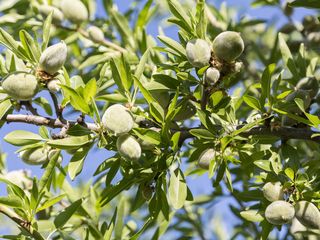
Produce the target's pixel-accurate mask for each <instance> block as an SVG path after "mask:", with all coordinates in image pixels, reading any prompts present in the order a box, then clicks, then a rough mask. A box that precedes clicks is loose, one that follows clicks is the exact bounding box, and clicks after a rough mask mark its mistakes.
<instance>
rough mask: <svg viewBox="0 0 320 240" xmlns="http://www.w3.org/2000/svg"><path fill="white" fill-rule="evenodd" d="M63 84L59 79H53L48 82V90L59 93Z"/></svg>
mask: <svg viewBox="0 0 320 240" xmlns="http://www.w3.org/2000/svg"><path fill="white" fill-rule="evenodd" d="M60 84H61V82H60V81H59V80H58V79H53V80H51V81H49V82H48V84H47V88H48V90H49V91H50V92H52V93H56V92H59V91H60V89H61V87H60Z"/></svg>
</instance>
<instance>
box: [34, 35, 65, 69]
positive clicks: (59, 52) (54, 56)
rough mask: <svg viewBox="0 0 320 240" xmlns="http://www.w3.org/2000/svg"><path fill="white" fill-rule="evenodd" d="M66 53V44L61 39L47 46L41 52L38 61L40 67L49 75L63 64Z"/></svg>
mask: <svg viewBox="0 0 320 240" xmlns="http://www.w3.org/2000/svg"><path fill="white" fill-rule="evenodd" d="M67 53H68V49H67V45H66V44H65V43H64V42H63V41H62V42H60V43H57V44H54V45H52V46H50V47H48V48H47V49H46V50H44V51H43V53H42V54H41V57H40V61H39V64H40V65H39V67H40V69H41V70H42V71H45V72H46V73H49V74H51V75H53V74H55V73H56V72H58V71H59V70H60V69H61V68H62V66H63V65H64V63H65V61H66V59H67Z"/></svg>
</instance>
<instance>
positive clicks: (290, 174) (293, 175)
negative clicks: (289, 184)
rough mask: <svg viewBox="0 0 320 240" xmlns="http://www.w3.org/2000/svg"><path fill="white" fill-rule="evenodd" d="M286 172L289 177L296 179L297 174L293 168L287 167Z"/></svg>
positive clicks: (292, 179)
mask: <svg viewBox="0 0 320 240" xmlns="http://www.w3.org/2000/svg"><path fill="white" fill-rule="evenodd" d="M284 173H285V174H286V175H287V177H288V178H289V179H290V180H291V181H294V178H295V174H294V171H293V169H292V168H286V169H285V170H284Z"/></svg>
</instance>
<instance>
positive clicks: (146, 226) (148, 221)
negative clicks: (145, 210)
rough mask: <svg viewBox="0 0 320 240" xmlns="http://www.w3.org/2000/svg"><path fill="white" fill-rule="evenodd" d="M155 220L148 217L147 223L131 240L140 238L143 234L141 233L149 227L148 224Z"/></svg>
mask: <svg viewBox="0 0 320 240" xmlns="http://www.w3.org/2000/svg"><path fill="white" fill-rule="evenodd" d="M152 222H153V218H152V217H149V218H148V219H147V221H145V223H144V224H143V226H142V228H141V229H140V230H139V231H138V232H136V233H135V234H134V235H133V236H132V237H131V238H130V240H137V239H139V237H140V236H141V234H142V233H143V232H144V231H145V230H146V229H147V228H148V226H149V225H150V224H151V223H152Z"/></svg>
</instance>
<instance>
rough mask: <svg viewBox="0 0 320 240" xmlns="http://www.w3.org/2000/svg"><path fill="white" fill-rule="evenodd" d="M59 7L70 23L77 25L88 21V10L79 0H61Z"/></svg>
mask: <svg viewBox="0 0 320 240" xmlns="http://www.w3.org/2000/svg"><path fill="white" fill-rule="evenodd" d="M60 6H61V10H62V12H63V14H64V16H65V17H66V18H67V19H68V20H70V21H71V22H73V23H77V24H79V23H81V22H84V21H86V20H88V17H89V14H88V10H87V8H86V6H85V5H84V4H83V3H82V2H81V1H80V0H72V1H71V0H62V1H61V5H60Z"/></svg>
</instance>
